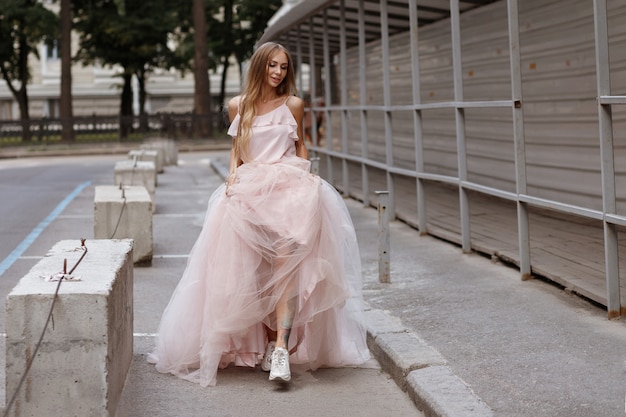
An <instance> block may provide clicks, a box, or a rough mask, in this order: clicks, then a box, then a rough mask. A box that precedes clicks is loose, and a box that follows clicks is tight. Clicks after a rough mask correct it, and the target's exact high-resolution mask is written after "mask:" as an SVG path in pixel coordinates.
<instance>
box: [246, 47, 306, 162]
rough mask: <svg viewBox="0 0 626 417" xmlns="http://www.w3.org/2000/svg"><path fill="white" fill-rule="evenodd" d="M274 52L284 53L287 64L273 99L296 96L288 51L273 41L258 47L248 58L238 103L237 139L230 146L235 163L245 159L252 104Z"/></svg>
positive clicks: (264, 80)
mask: <svg viewBox="0 0 626 417" xmlns="http://www.w3.org/2000/svg"><path fill="white" fill-rule="evenodd" d="M276 52H284V53H285V55H286V56H287V62H288V66H287V74H286V75H285V78H284V79H283V81H282V82H281V83H280V84H279V85H278V87H276V94H277V96H283V95H285V94H290V95H295V94H297V89H296V77H295V74H294V69H293V60H292V59H291V54H289V51H287V49H286V48H285V47H284V46H282V45H280V44H278V43H274V42H267V43H264V44H263V45H261V46H259V47H258V48H257V50H256V51H255V52H254V54H253V55H252V58H250V64H249V66H248V73H247V75H246V79H245V81H244V83H243V88H242V93H241V100H240V102H239V117H240V119H239V127H238V130H237V138H236V140H235V144H234V148H235V155H236V156H237V158H238V159H237V160H239V159H243V158H242V156H243V157H245V156H247V152H248V144H249V143H250V137H251V136H252V121H253V120H254V118H255V117H256V115H257V111H256V107H255V105H254V103H256V101H257V100H258V99H260V98H261V92H262V90H263V85H264V84H265V83H267V68H268V65H269V61H270V58H271V57H272V56H273V55H274V54H275V53H276Z"/></svg>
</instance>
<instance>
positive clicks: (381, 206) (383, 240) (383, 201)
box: [376, 191, 391, 283]
mask: <svg viewBox="0 0 626 417" xmlns="http://www.w3.org/2000/svg"><path fill="white" fill-rule="evenodd" d="M376 195H378V281H379V282H381V283H389V282H390V281H391V276H390V272H389V271H390V265H389V260H390V245H389V191H376Z"/></svg>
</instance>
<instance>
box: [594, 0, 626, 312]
mask: <svg viewBox="0 0 626 417" xmlns="http://www.w3.org/2000/svg"><path fill="white" fill-rule="evenodd" d="M593 16H594V26H595V46H596V79H597V83H598V84H597V87H598V122H599V123H598V124H599V128H600V132H599V133H600V154H601V164H602V166H601V170H602V206H603V211H604V213H605V214H607V213H611V214H614V213H615V212H616V208H617V207H616V202H615V159H614V154H613V153H614V150H613V149H614V148H613V116H612V114H611V105H610V104H605V103H602V100H601V98H602V97H603V96H609V95H611V74H610V67H609V35H608V21H607V20H608V19H607V12H606V0H594V2H593ZM603 225H604V260H605V269H606V271H605V274H606V300H607V310H608V317H609V318H614V317H618V316H620V315H621V314H622V307H621V305H622V304H621V296H620V282H619V281H620V280H619V250H618V241H617V237H618V236H617V226H616V225H614V224H611V223H609V222H607V221H606V220H605V221H603ZM624 313H625V314H626V311H625V312H624Z"/></svg>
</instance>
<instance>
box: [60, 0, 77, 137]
mask: <svg viewBox="0 0 626 417" xmlns="http://www.w3.org/2000/svg"><path fill="white" fill-rule="evenodd" d="M71 33H72V1H71V0H61V43H60V44H61V97H60V100H59V117H60V118H61V128H62V130H61V140H62V141H63V142H74V123H73V122H74V114H73V111H72V37H71V36H72V35H71Z"/></svg>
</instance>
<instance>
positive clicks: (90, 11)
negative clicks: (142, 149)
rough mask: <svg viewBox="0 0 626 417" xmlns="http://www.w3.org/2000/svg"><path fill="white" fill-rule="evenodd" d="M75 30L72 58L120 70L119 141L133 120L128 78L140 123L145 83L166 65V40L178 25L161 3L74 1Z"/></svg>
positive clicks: (158, 0) (154, 0)
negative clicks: (77, 42) (76, 41)
mask: <svg viewBox="0 0 626 417" xmlns="http://www.w3.org/2000/svg"><path fill="white" fill-rule="evenodd" d="M74 4H75V7H76V15H77V19H76V23H75V28H76V29H77V30H78V31H79V32H80V33H81V34H82V36H81V41H80V46H79V50H78V53H77V59H79V60H80V61H82V62H83V63H84V64H94V63H100V64H101V65H104V66H109V67H113V68H117V67H119V68H120V71H119V73H118V74H117V76H119V77H121V78H122V82H123V85H122V92H121V97H120V119H121V121H122V124H121V126H120V137H122V138H124V137H126V136H127V135H128V134H129V133H130V129H131V123H130V120H132V116H133V107H132V104H133V103H132V97H133V89H132V77H133V76H136V77H137V79H138V81H139V82H138V85H139V90H140V91H139V98H140V103H139V107H140V108H139V110H140V120H143V121H145V117H144V116H145V99H146V91H145V85H146V80H147V77H148V76H149V74H150V72H152V71H153V70H154V69H155V68H157V67H163V66H166V65H168V63H169V62H170V61H171V59H170V55H171V54H172V52H171V51H170V50H169V48H168V44H167V43H168V36H169V34H170V33H172V32H173V31H174V29H175V27H176V25H177V24H178V21H177V18H176V13H175V12H174V11H173V10H172V8H171V7H170V2H168V1H166V0H151V1H149V2H146V1H144V0H100V1H97V2H94V1H89V0H76V1H75V3H74Z"/></svg>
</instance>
